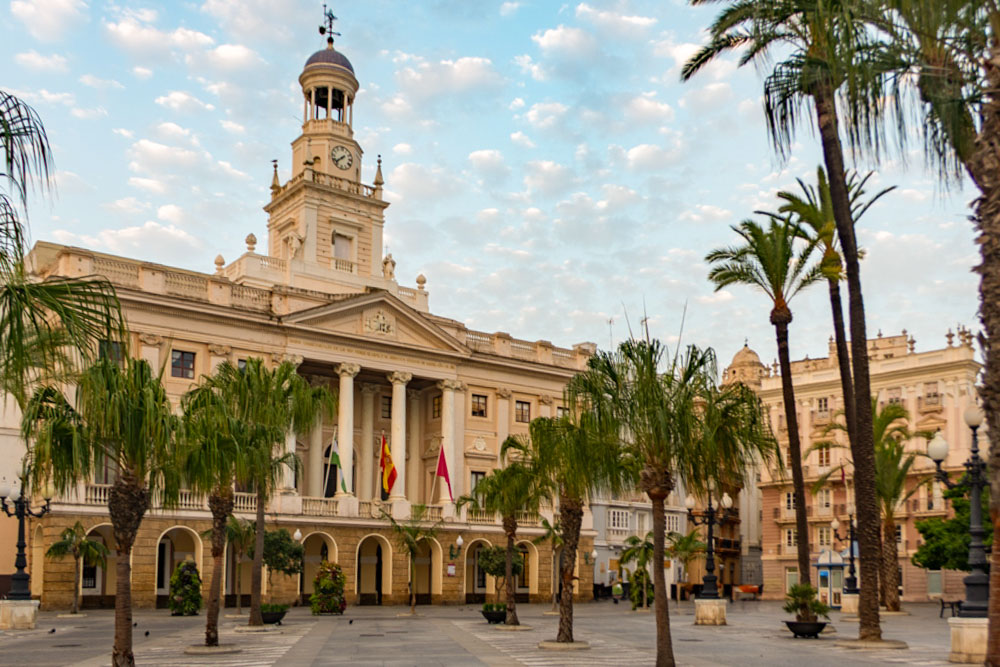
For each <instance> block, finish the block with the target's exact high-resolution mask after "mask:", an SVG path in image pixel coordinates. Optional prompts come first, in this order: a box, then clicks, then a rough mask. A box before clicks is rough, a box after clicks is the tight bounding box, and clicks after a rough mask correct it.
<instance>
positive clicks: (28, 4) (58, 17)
mask: <svg viewBox="0 0 1000 667" xmlns="http://www.w3.org/2000/svg"><path fill="white" fill-rule="evenodd" d="M86 11H87V3H86V2H83V0H13V1H12V2H11V3H10V13H11V15H12V16H13V17H14V18H16V19H17V20H19V21H20V22H21V23H23V24H24V26H25V27H26V28H27V29H28V32H29V33H31V36H32V37H34V38H35V39H38V40H41V41H43V42H50V41H51V42H54V41H58V40H60V39H62V37H63V35H64V34H65V33H66V32H67V31H68V30H69V29H70V28H71V27H73V26H76V25H79V24H81V23H83V22H84V21H86V20H87V17H86V15H85V14H84V12H86Z"/></svg>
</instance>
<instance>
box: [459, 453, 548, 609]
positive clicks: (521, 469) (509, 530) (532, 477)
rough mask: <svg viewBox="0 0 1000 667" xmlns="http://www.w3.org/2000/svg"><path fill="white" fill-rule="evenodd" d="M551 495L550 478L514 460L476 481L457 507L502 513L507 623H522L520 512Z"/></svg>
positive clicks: (534, 510)
mask: <svg viewBox="0 0 1000 667" xmlns="http://www.w3.org/2000/svg"><path fill="white" fill-rule="evenodd" d="M550 497H551V484H550V483H549V480H548V479H546V478H543V477H540V476H539V475H536V474H535V473H534V471H532V470H531V469H529V468H528V467H527V466H525V465H523V464H521V463H519V462H517V461H515V462H513V463H509V464H508V465H507V467H505V468H496V469H494V470H492V471H491V472H490V474H488V475H486V477H484V478H483V479H481V480H480V481H479V483H478V484H476V488H475V489H473V491H472V493H470V494H467V495H464V496H462V497H461V498H459V499H458V501H457V502H456V506H458V507H461V506H463V505H469V506H471V507H472V508H473V509H477V510H485V511H487V512H491V513H496V514H499V515H500V518H501V520H502V521H503V532H504V535H506V536H507V555H506V563H505V566H504V594H505V596H506V598H507V618H506V619H505V620H504V624H505V625H520V624H521V623H520V621H518V619H517V599H516V598H517V596H516V595H515V594H514V572H513V563H514V544H515V542H516V541H517V514H518V512H532V513H535V512H538V507H539V505H540V504H541V501H542V500H543V499H546V498H550Z"/></svg>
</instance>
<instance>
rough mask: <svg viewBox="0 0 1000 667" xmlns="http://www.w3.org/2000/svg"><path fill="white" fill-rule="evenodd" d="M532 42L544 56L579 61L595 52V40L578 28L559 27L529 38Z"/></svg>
mask: <svg viewBox="0 0 1000 667" xmlns="http://www.w3.org/2000/svg"><path fill="white" fill-rule="evenodd" d="M531 39H532V41H534V42H535V43H536V44H538V48H540V49H541V50H542V53H544V54H546V55H557V56H563V57H566V58H570V59H574V60H575V59H580V58H583V57H585V56H590V55H591V54H593V53H594V52H595V51H596V50H597V40H596V39H595V38H594V36H593V35H591V34H590V33H589V32H587V31H585V30H582V29H580V28H572V27H567V26H564V25H560V26H558V27H556V28H549V29H548V30H544V31H542V32H539V33H536V34H534V35H532V36H531Z"/></svg>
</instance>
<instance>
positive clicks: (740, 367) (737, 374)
mask: <svg viewBox="0 0 1000 667" xmlns="http://www.w3.org/2000/svg"><path fill="white" fill-rule="evenodd" d="M765 377H767V367H766V366H764V364H762V363H761V362H760V357H759V356H758V355H757V353H756V352H754V351H753V350H751V349H750V346H749V345H748V344H747V343H746V342H744V343H743V347H742V348H740V350H739V351H738V352H737V353H736V354H735V355H734V356H733V361H732V363H730V364H729V367H728V368H726V370H725V371H723V372H722V382H723V384H730V383H733V382H742V383H743V384H745V385H747V386H748V387H751V388H754V389H758V388H760V385H761V380H762V379H763V378H765Z"/></svg>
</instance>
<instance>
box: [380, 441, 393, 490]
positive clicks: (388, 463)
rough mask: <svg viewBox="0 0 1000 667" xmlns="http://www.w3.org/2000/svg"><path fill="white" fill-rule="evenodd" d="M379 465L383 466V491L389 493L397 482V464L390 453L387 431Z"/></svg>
mask: <svg viewBox="0 0 1000 667" xmlns="http://www.w3.org/2000/svg"><path fill="white" fill-rule="evenodd" d="M379 465H381V466H382V493H384V494H388V493H389V492H390V491H392V485H393V484H395V483H396V466H394V465H393V464H392V454H391V453H389V445H388V443H386V441H385V433H383V434H382V459H381V462H380V463H379Z"/></svg>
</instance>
